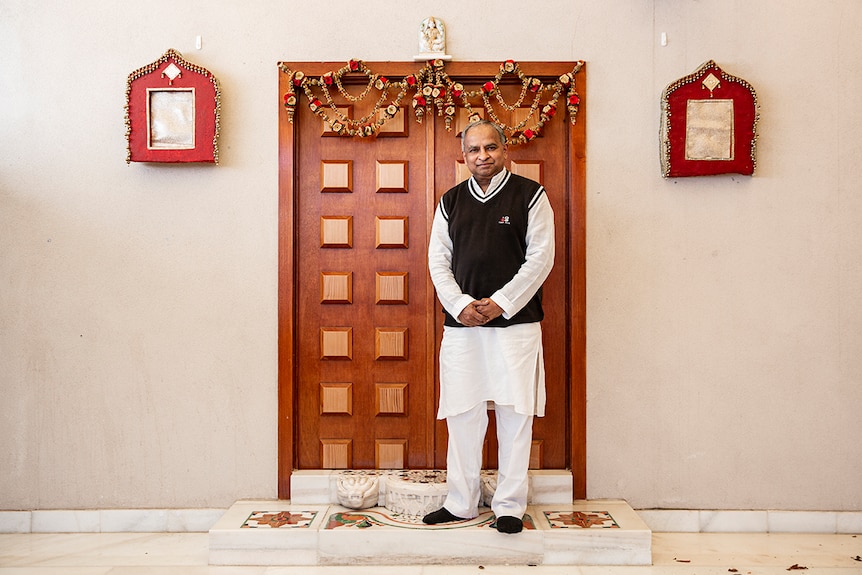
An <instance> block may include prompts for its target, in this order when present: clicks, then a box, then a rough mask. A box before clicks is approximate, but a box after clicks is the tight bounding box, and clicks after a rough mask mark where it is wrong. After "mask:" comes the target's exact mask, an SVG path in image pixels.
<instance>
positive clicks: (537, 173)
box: [509, 160, 545, 185]
mask: <svg viewBox="0 0 862 575" xmlns="http://www.w3.org/2000/svg"><path fill="white" fill-rule="evenodd" d="M542 168H543V162H542V160H518V161H517V162H516V161H512V162H511V165H510V166H509V171H511V172H512V173H513V174H518V175H519V176H524V177H525V178H530V179H531V180H535V181H537V182H539V183H540V184H542V185H544V184H545V182H544V178H543V170H542Z"/></svg>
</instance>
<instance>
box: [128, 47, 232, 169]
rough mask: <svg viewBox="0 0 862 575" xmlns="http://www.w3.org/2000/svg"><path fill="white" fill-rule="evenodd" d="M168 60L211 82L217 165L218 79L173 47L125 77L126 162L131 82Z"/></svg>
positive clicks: (129, 123)
mask: <svg viewBox="0 0 862 575" xmlns="http://www.w3.org/2000/svg"><path fill="white" fill-rule="evenodd" d="M168 60H173V61H174V62H175V63H176V64H177V65H178V66H180V67H182V68H185V69H186V70H189V71H191V72H195V73H197V74H200V75H201V76H204V77H206V78H208V79H209V81H210V82H212V84H213V88H214V89H215V133H214V134H213V160H214V162H215V164H216V165H218V137H219V127H220V120H221V89H220V87H219V83H218V79H217V78H216V77H215V76H214V75H213V74H212V73H211V72H210V71H209V70H207V69H206V68H203V67H201V66H198V65H197V64H192V63H191V62H189V61H188V60H186V59H185V58H183V55H182V54H180V53H179V52H178V51H176V50H174V49H173V48H170V49H168V51H167V52H165V53H164V54H162V56H161V58H159V59H158V60H156V61H154V62H151V63H149V64H147V65H146V66H143V67H141V68H138V69H137V70H135V71H134V72H132V73H131V74H129V77H128V78H127V79H126V104H125V106H123V109H124V112H125V122H126V164H131V162H132V148H131V142H130V141H129V136H130V135H131V133H132V121H131V119H130V118H129V98H130V96H131V92H132V82H133V81H135V80H137V79H138V78H140V77H142V76H146V75H147V74H150V73H152V72H154V71H156V70H157V69H158V68H159V66H161V65H162V64H164V63H165V62H167V61H168Z"/></svg>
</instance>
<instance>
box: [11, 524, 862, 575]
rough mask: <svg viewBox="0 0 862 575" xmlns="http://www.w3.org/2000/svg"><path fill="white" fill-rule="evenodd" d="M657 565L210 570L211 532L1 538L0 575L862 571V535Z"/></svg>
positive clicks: (714, 536)
mask: <svg viewBox="0 0 862 575" xmlns="http://www.w3.org/2000/svg"><path fill="white" fill-rule="evenodd" d="M652 537H653V541H652V553H653V565H652V566H645V567H643V566H642V567H590V566H564V565H561V566H538V567H532V566H526V565H519V566H500V565H488V566H485V565H463V566H452V565H416V566H361V567H359V566H357V567H351V566H328V567H308V566H299V567H218V566H210V565H208V557H209V549H208V535H207V534H206V533H151V534H148V533H101V534H98V533H88V534H80V533H77V534H45V533H27V534H0V575H174V574H178V575H300V574H301V575H326V574H329V575H371V574H374V575H466V574H475V575H509V574H516V573H517V574H522V573H527V574H531V573H532V574H536V575H579V574H581V575H610V574H614V575H616V574H620V575H657V574H667V575H719V574H721V575H727V574H729V573H731V574H738V575H778V574H784V575H786V574H787V573H795V572H798V573H804V574H806V575H818V574H827V575H850V574H851V573H859V574H862V534H860V535H848V534H843V535H804V534H777V533H773V534H760V533H757V534H752V533H744V534H728V533H654V534H653V536H652Z"/></svg>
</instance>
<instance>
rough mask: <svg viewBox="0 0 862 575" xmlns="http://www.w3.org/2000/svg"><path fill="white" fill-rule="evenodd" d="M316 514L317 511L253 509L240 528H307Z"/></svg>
mask: <svg viewBox="0 0 862 575" xmlns="http://www.w3.org/2000/svg"><path fill="white" fill-rule="evenodd" d="M316 516H317V511H254V512H252V514H251V515H250V516H249V518H248V519H246V520H245V523H243V524H242V528H243V529H282V528H297V527H299V528H302V527H304V528H307V527H308V526H309V525H311V522H312V521H313V520H314V518H315V517H316Z"/></svg>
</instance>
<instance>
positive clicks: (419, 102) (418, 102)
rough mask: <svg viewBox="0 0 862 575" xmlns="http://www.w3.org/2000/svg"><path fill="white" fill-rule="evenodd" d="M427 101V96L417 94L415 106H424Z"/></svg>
mask: <svg viewBox="0 0 862 575" xmlns="http://www.w3.org/2000/svg"><path fill="white" fill-rule="evenodd" d="M425 103H426V102H425V98H424V97H423V96H416V97H415V98H413V107H414V108H415V107H417V106H420V107H424V106H425Z"/></svg>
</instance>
